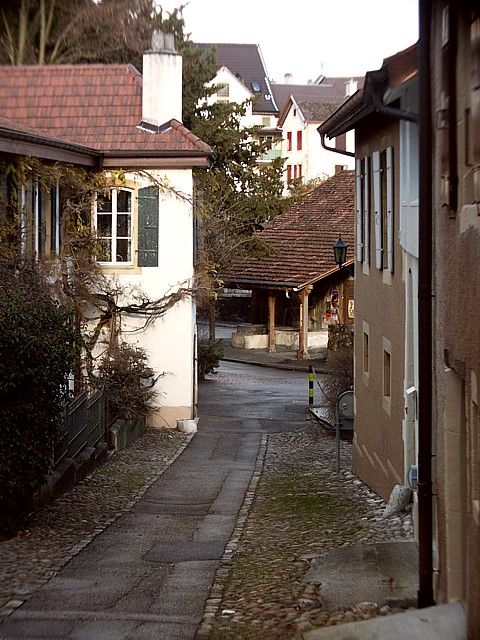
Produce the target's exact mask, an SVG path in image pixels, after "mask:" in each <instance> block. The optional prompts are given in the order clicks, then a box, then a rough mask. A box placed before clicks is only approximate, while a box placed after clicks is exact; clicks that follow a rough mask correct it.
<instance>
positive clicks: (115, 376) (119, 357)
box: [98, 342, 157, 420]
mask: <svg viewBox="0 0 480 640" xmlns="http://www.w3.org/2000/svg"><path fill="white" fill-rule="evenodd" d="M98 372H99V382H105V384H106V385H107V392H108V401H109V407H110V412H111V416H110V417H111V418H112V419H115V418H123V419H125V420H136V419H137V418H139V417H140V416H145V415H147V414H148V412H149V411H150V410H151V407H152V404H151V403H152V400H153V399H154V398H155V396H156V391H155V389H154V386H155V383H156V381H157V378H155V376H154V371H153V369H151V368H150V367H149V366H148V356H147V353H146V351H145V350H144V349H142V348H141V347H137V346H134V345H131V344H128V343H127V342H120V343H118V344H117V345H115V346H113V347H111V348H110V349H109V350H108V351H107V353H106V354H105V356H104V357H103V359H102V361H101V362H100V365H99V367H98Z"/></svg>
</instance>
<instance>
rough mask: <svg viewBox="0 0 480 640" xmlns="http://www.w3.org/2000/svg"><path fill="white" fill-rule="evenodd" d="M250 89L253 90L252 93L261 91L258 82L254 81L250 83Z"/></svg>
mask: <svg viewBox="0 0 480 640" xmlns="http://www.w3.org/2000/svg"><path fill="white" fill-rule="evenodd" d="M252 89H253V92H254V93H260V91H261V87H260V84H259V83H258V82H256V81H253V82H252Z"/></svg>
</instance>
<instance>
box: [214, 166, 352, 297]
mask: <svg viewBox="0 0 480 640" xmlns="http://www.w3.org/2000/svg"><path fill="white" fill-rule="evenodd" d="M354 173H355V172H354V171H343V172H341V173H338V174H336V175H334V176H332V177H331V178H328V179H327V180H325V182H322V183H321V184H320V185H319V186H318V187H316V188H315V189H314V190H313V191H311V192H310V193H309V194H308V195H307V196H305V198H304V199H303V200H302V201H301V202H299V203H298V204H296V205H295V206H293V207H292V209H291V210H290V211H288V212H286V213H284V214H281V215H279V216H277V217H276V218H274V219H273V220H272V221H271V222H269V223H268V224H267V226H266V227H265V229H263V230H262V231H259V232H257V237H258V238H259V239H260V240H262V241H263V242H264V243H266V245H267V246H268V247H269V248H270V249H271V253H269V255H266V256H260V257H257V258H248V259H245V260H242V261H239V262H238V263H236V264H232V266H231V267H230V268H229V269H228V272H227V273H225V274H222V277H223V279H224V280H225V282H226V283H228V284H239V285H245V286H248V285H252V286H255V285H265V286H272V287H283V288H289V287H290V288H302V287H303V286H305V285H307V284H312V283H314V282H316V281H318V280H321V279H322V278H324V277H326V276H328V275H329V274H330V273H332V272H334V271H335V270H337V269H338V266H337V265H336V264H335V260H334V257H333V245H334V244H335V242H336V240H337V239H338V237H339V236H341V237H342V239H343V240H345V242H347V243H348V245H349V253H350V256H349V262H350V261H351V259H352V256H353V250H354V249H353V246H354V245H353V242H354V220H355V207H354V191H355V189H354V180H355V176H354Z"/></svg>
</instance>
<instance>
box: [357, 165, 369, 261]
mask: <svg viewBox="0 0 480 640" xmlns="http://www.w3.org/2000/svg"><path fill="white" fill-rule="evenodd" d="M369 164H370V163H369V158H368V157H365V158H361V159H360V158H358V159H357V160H356V161H355V244H356V254H357V261H358V262H362V263H364V264H366V265H368V264H370V173H369Z"/></svg>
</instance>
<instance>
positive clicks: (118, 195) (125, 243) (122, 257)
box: [96, 189, 132, 264]
mask: <svg viewBox="0 0 480 640" xmlns="http://www.w3.org/2000/svg"><path fill="white" fill-rule="evenodd" d="M96 228H97V234H98V237H99V240H100V243H101V247H102V254H101V256H100V262H109V263H112V264H116V263H124V262H127V263H128V262H132V192H131V191H127V190H126V189H112V190H111V191H110V192H109V193H108V194H107V195H102V196H99V197H98V199H97V206H96Z"/></svg>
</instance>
